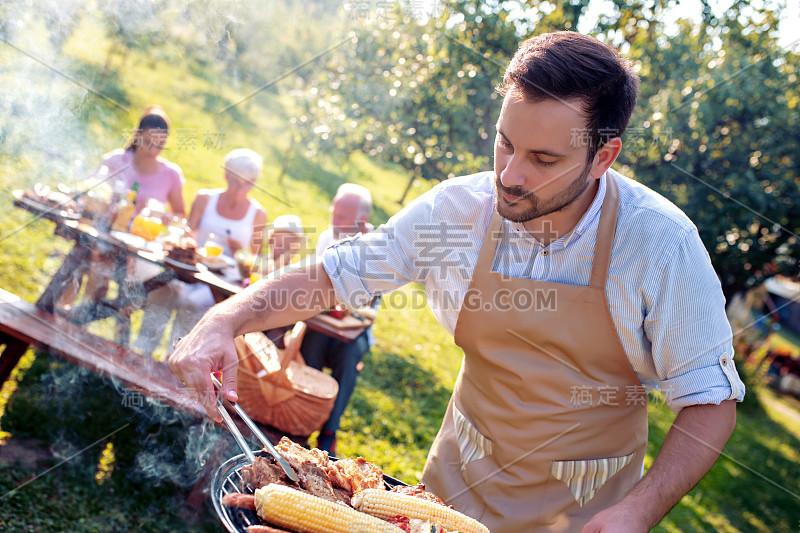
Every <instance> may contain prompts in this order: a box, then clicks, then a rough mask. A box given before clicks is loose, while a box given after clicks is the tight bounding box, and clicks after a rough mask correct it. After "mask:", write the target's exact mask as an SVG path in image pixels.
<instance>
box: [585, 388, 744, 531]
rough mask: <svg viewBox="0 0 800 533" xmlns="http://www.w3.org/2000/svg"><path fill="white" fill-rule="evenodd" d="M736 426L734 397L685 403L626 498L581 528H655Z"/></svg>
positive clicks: (630, 529)
mask: <svg viewBox="0 0 800 533" xmlns="http://www.w3.org/2000/svg"><path fill="white" fill-rule="evenodd" d="M735 426H736V401H735V400H725V401H723V402H722V403H720V404H719V405H713V404H708V405H693V406H691V407H684V408H683V409H682V410H681V412H680V413H678V416H677V417H675V421H674V422H673V423H672V427H671V428H670V430H669V433H667V438H666V439H664V445H663V446H661V450H660V451H659V452H658V456H657V457H656V459H655V461H653V465H652V466H651V467H650V470H648V471H647V474H646V475H645V476H644V478H642V480H641V481H640V482H639V483H638V484H637V485H636V486H635V487H634V488H633V490H631V491H630V492H629V493H628V495H627V496H625V498H623V499H622V501H620V502H619V503H617V504H616V505H614V506H612V507H609V508H608V509H605V510H604V511H601V512H599V513H597V514H596V515H595V516H594V517H593V518H592V519H591V520H590V521H589V523H588V524H586V526H585V527H584V528H583V529H582V530H581V533H600V532H602V533H612V532H617V531H622V532H626V533H627V532H632V533H638V532H640V531H649V530H650V528H652V527H655V525H656V524H658V523H659V522H660V521H661V519H662V518H663V517H664V515H666V514H667V512H669V510H670V509H671V508H672V506H673V505H675V504H676V503H678V502H679V501H680V499H681V498H682V497H683V496H684V495H686V493H687V492H689V491H690V490H691V489H692V487H694V485H695V484H696V483H697V482H698V481H700V479H702V477H703V476H704V475H705V474H706V472H708V470H709V469H710V468H711V467H712V466H713V465H714V462H715V461H716V460H717V458H718V457H719V455H720V453H721V452H722V448H723V447H724V446H725V443H726V442H727V441H728V438H729V437H730V436H731V433H733V429H734V427H735Z"/></svg>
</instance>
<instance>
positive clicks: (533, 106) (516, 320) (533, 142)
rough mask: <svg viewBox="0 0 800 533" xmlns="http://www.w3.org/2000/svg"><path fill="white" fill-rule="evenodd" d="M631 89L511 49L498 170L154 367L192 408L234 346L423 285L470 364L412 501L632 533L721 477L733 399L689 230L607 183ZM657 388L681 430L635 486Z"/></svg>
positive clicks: (203, 333)
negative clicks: (710, 474)
mask: <svg viewBox="0 0 800 533" xmlns="http://www.w3.org/2000/svg"><path fill="white" fill-rule="evenodd" d="M637 91H638V78H637V76H636V75H635V74H634V72H633V70H632V68H631V66H630V64H629V63H628V62H626V61H625V60H623V59H621V58H620V57H619V55H618V54H617V53H616V52H615V51H614V50H613V49H611V48H610V47H608V46H607V45H604V44H602V43H600V42H599V41H597V40H595V39H593V38H590V37H586V36H582V35H580V34H577V33H575V32H558V33H553V34H545V35H540V36H537V37H534V38H532V39H529V40H527V41H525V42H523V43H522V44H521V46H520V48H519V50H518V51H517V53H516V54H515V56H514V58H513V59H512V60H511V63H510V65H509V67H508V69H507V70H506V73H505V76H504V80H503V92H504V100H503V107H502V110H501V111H500V116H499V118H498V122H497V137H496V142H495V157H494V172H486V173H481V174H476V175H473V176H466V177H462V178H456V179H451V180H447V181H446V182H444V183H442V184H440V185H438V186H437V187H435V188H434V189H433V190H431V191H430V192H428V193H426V194H424V195H423V196H421V197H420V198H418V199H417V200H415V201H414V202H412V203H411V204H410V205H409V206H407V207H406V208H405V209H403V210H402V211H400V213H398V214H397V215H396V216H394V217H392V219H391V220H390V221H389V222H388V223H387V224H386V225H384V226H382V227H380V228H378V229H377V230H375V231H374V232H371V233H369V234H367V235H364V236H362V237H360V238H358V239H355V240H352V241H346V242H343V243H340V244H338V245H335V246H333V247H331V248H330V249H328V250H327V251H326V252H325V254H324V255H323V257H322V259H321V261H319V262H318V263H316V264H313V265H305V266H304V267H302V268H299V269H297V270H295V271H293V272H291V273H288V274H286V275H284V276H283V277H282V278H280V279H278V280H275V281H273V282H270V283H259V284H257V285H256V286H254V287H252V288H250V289H248V290H247V291H245V292H244V293H242V294H240V295H238V296H237V297H235V298H232V299H231V300H228V301H227V302H224V303H222V304H220V305H218V306H217V307H215V308H214V309H212V311H210V312H209V313H208V314H207V315H206V316H205V317H204V318H203V320H202V321H201V322H200V323H199V324H198V327H197V328H196V329H195V330H194V331H193V332H192V333H191V334H190V335H189V336H188V337H187V338H184V340H183V341H182V342H181V343H180V344H179V346H178V349H177V350H176V352H175V353H174V354H173V356H172V358H171V359H170V365H171V366H172V368H173V370H174V371H175V372H176V374H178V376H179V377H181V379H182V380H183V381H185V382H186V384H187V386H189V387H195V388H197V389H198V390H208V391H211V386H210V382H209V378H208V374H209V372H210V371H212V370H216V369H219V368H226V369H230V370H229V371H227V372H225V390H226V396H228V397H229V398H231V399H235V398H236V393H235V390H236V384H235V378H236V376H235V368H236V353H235V351H234V349H233V344H232V337H233V336H235V335H239V334H242V333H244V332H247V331H254V330H260V329H264V328H266V327H273V326H275V325H278V324H284V323H288V322H294V321H296V320H301V319H303V318H307V317H309V316H311V315H313V314H315V313H318V312H320V311H322V310H323V309H324V308H325V307H326V306H328V305H330V304H331V303H332V302H334V301H335V300H337V299H338V300H340V301H347V302H349V303H350V304H352V305H356V306H358V305H363V304H364V302H366V301H368V300H369V299H370V298H372V297H373V296H375V295H379V294H383V293H385V292H388V291H390V290H393V289H395V288H397V287H399V286H401V285H403V284H405V283H408V282H411V281H415V282H419V283H423V284H424V285H425V287H426V291H427V294H428V299H429V302H430V304H431V307H432V308H433V310H434V313H435V314H436V316H437V318H438V319H439V321H440V322H441V323H442V324H443V325H444V326H445V327H446V328H447V329H448V330H449V331H450V332H451V333H453V335H454V338H455V342H456V344H458V345H459V346H460V347H462V348H463V349H464V352H465V357H464V362H463V364H462V368H461V371H460V374H459V376H458V379H457V381H456V385H455V388H454V391H453V396H452V399H451V401H450V404H449V406H448V409H447V412H446V414H445V417H444V420H443V423H442V427H441V430H440V431H439V434H438V436H437V438H436V440H435V442H434V444H433V446H432V448H431V451H430V454H429V456H428V461H427V464H426V466H425V470H424V473H423V481H424V482H425V483H426V484H427V486H428V488H429V490H431V491H432V492H433V493H435V494H437V495H439V496H440V497H441V498H442V499H443V500H444V501H445V502H446V503H448V504H450V505H453V506H455V508H456V509H458V510H460V511H462V512H464V513H466V514H468V515H471V516H473V517H474V518H476V519H478V520H480V521H481V522H483V523H485V524H486V525H488V526H489V528H490V529H491V530H492V531H493V532H495V533H498V532H499V533H504V532H509V533H510V532H520V531H526V532H528V531H547V532H556V531H558V532H572V531H583V532H612V531H630V532H644V531H647V530H649V529H650V528H651V527H653V526H654V525H655V524H656V523H658V522H659V521H660V520H661V518H662V517H663V516H664V515H665V514H666V513H667V511H669V509H670V508H671V507H672V506H673V505H674V504H675V503H676V502H677V501H679V500H680V498H681V497H682V496H683V495H684V494H686V492H688V490H690V489H691V488H692V487H693V486H694V484H695V483H697V481H698V480H699V479H700V478H701V477H702V476H703V475H704V474H705V473H706V472H707V471H708V469H709V468H710V467H711V466H712V465H713V463H714V461H716V459H717V457H718V456H719V451H720V450H721V449H722V447H723V446H724V445H725V442H726V441H727V439H728V438H729V436H730V434H731V432H732V431H733V428H734V425H735V418H736V415H735V402H736V401H741V400H742V399H743V397H744V386H743V384H742V382H741V380H740V379H739V377H738V375H737V373H736V370H735V368H734V365H733V349H732V347H731V330H730V326H729V324H728V322H727V319H726V316H725V312H724V298H723V296H722V292H721V288H720V285H719V282H718V280H717V277H716V275H715V273H714V271H713V269H712V267H711V263H710V260H709V257H708V253H707V252H706V250H705V249H704V248H703V245H702V242H701V241H700V238H699V236H698V234H697V229H696V227H695V226H694V225H693V224H692V222H691V221H690V220H688V218H687V217H686V216H685V215H684V214H683V213H682V212H681V211H680V210H679V209H678V208H677V207H675V206H674V205H673V204H671V203H670V202H668V201H667V200H666V199H664V198H663V197H661V196H660V195H658V194H657V193H655V192H653V191H651V190H649V189H647V188H646V187H644V186H642V185H640V184H638V183H636V182H634V181H632V180H630V179H628V178H625V177H623V176H621V175H620V174H618V173H617V172H615V171H614V170H611V169H610V167H611V164H612V163H613V162H614V160H615V159H616V157H617V156H618V155H619V153H620V151H621V149H622V139H621V136H622V134H623V132H624V131H625V128H626V126H627V123H628V120H629V118H630V115H631V113H632V111H633V108H634V106H635V102H636V97H637ZM448 236H449V237H448ZM454 236H455V237H454ZM446 237H447V238H446ZM448 239H450V242H451V243H452V244H451V246H450V248H448ZM432 243H433V244H432ZM431 246H438V247H440V249H438V250H434V251H432V250H431ZM299 291H303V294H305V295H307V298H306V299H304V300H302V301H297V299H295V301H294V302H292V304H291V305H290V306H289V308H286V307H284V308H281V309H277V308H275V307H274V305H273V304H275V303H277V302H282V301H285V299H284V300H281V299H280V295H281V294H282V293H283V292H285V294H289V295H290V294H297V293H298V292H299ZM321 295H322V297H321ZM526 295H527V297H523V296H526ZM320 300H322V301H320ZM315 302H316V303H315ZM454 302H455V304H454ZM521 302H528V303H527V304H524V305H523V304H522V303H521ZM537 302H540V304H537ZM212 331H213V332H214V334H213V335H209V334H207V333H208V332H212ZM231 370H232V371H231ZM659 388H660V389H661V390H663V391H664V393H665V397H666V402H667V404H668V405H669V406H670V407H671V408H672V409H673V410H674V411H676V412H677V413H678V414H677V417H676V419H675V422H674V423H673V426H672V428H671V429H670V432H669V434H668V435H667V437H666V439H665V441H664V445H663V447H662V449H661V451H660V453H659V455H658V457H657V458H656V459H655V461H654V462H653V464H652V466H651V468H650V469H649V470H648V472H647V475H645V476H644V477H643V478H642V477H641V474H642V470H643V461H644V454H645V446H646V443H647V411H646V393H645V390H653V389H659ZM212 400H213V396H212V395H211V394H209V395H208V397H206V398H204V403H205V405H206V408H207V410H208V412H209V415H210V416H212V417H215V418H216V417H217V415H216V413H215V411H214V404H213V401H212Z"/></svg>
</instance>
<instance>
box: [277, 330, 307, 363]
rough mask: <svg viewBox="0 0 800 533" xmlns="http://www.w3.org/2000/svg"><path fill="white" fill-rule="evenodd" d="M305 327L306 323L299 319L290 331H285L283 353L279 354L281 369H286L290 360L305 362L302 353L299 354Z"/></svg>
mask: <svg viewBox="0 0 800 533" xmlns="http://www.w3.org/2000/svg"><path fill="white" fill-rule="evenodd" d="M306 327H307V326H306V323H305V322H303V321H300V322H298V323H297V324H295V325H294V328H292V330H291V331H287V332H286V334H285V335H284V336H283V344H284V349H283V353H282V354H280V356H279V357H280V361H281V368H282V369H286V368H287V367H288V366H289V363H291V362H292V361H297V362H298V363H302V364H305V360H304V359H303V356H302V354H300V345H301V344H303V336H304V335H305V334H306Z"/></svg>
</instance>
